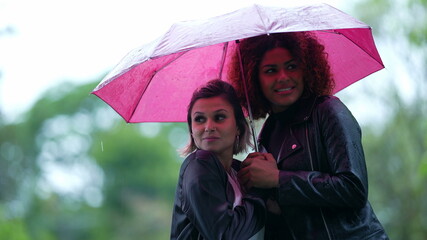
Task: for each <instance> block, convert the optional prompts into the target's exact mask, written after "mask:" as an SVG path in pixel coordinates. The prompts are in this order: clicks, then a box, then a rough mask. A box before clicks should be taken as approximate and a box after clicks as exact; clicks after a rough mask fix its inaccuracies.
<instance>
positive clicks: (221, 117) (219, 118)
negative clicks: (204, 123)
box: [215, 114, 227, 121]
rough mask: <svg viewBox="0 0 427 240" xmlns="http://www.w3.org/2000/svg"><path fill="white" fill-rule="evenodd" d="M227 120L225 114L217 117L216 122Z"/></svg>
mask: <svg viewBox="0 0 427 240" xmlns="http://www.w3.org/2000/svg"><path fill="white" fill-rule="evenodd" d="M226 118H227V116H225V115H224V114H218V115H216V116H215V120H217V121H222V120H224V119H226Z"/></svg>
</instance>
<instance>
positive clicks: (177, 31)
mask: <svg viewBox="0 0 427 240" xmlns="http://www.w3.org/2000/svg"><path fill="white" fill-rule="evenodd" d="M297 31H310V32H313V33H314V34H315V35H316V36H317V38H318V40H319V41H320V42H321V43H322V44H323V45H324V46H325V50H326V52H327V53H328V61H329V63H330V66H331V70H332V74H333V76H334V79H335V83H336V87H335V89H334V93H336V92H338V91H340V90H341V89H343V88H345V87H347V86H349V85H350V84H352V83H354V82H356V81H358V80H360V79H362V78H364V77H366V76H368V75H369V74H371V73H373V72H376V71H378V70H380V69H382V68H384V65H383V63H382V61H381V58H380V55H379V54H378V51H377V49H376V47H375V43H374V39H373V36H372V32H371V28H370V27H369V26H368V25H366V24H365V23H363V22H361V21H359V20H357V19H355V18H353V17H352V16H350V15H348V14H346V13H344V12H342V11H340V10H338V9H336V8H333V7H331V6H329V5H327V4H316V5H306V6H298V7H289V8H282V7H271V6H262V5H259V4H255V5H253V6H250V7H246V8H242V9H239V10H236V11H234V12H231V13H228V14H225V15H221V16H217V17H213V18H209V19H205V20H194V21H184V22H179V23H176V24H174V25H172V26H171V28H170V29H169V30H168V31H167V32H166V33H165V34H164V35H163V36H161V37H160V38H158V39H157V40H155V41H153V42H151V43H149V44H146V45H143V46H141V47H139V48H136V49H134V50H133V51H131V52H130V53H128V55H126V56H125V57H124V58H123V59H122V60H121V61H120V62H119V63H118V65H117V66H116V67H115V68H114V69H113V70H112V71H111V72H110V73H109V74H108V75H107V76H106V77H105V78H104V79H103V80H102V81H101V82H100V83H99V85H98V86H97V87H96V88H95V89H94V90H93V92H92V93H93V94H95V95H96V96H98V97H99V98H101V99H102V100H103V101H105V102H106V103H107V104H109V105H110V106H111V107H112V108H113V109H114V110H115V111H116V112H118V113H119V114H120V115H121V116H122V117H123V118H124V119H125V121H126V122H132V123H136V122H185V121H186V114H187V109H186V108H187V105H188V103H189V101H190V98H191V95H192V92H193V91H194V90H195V89H196V88H197V87H198V86H200V85H202V84H203V83H205V82H207V81H209V80H211V79H214V78H220V79H223V80H225V81H226V80H227V72H228V71H227V67H228V66H229V64H228V63H229V62H230V60H231V56H232V55H233V54H234V52H235V50H236V43H235V40H239V39H244V38H249V37H254V36H259V35H263V34H271V33H279V32H297Z"/></svg>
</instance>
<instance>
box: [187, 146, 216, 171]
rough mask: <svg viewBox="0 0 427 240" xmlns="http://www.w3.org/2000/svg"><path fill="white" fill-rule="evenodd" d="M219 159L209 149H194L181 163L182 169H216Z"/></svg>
mask: <svg viewBox="0 0 427 240" xmlns="http://www.w3.org/2000/svg"><path fill="white" fill-rule="evenodd" d="M219 164H220V163H219V160H218V159H217V157H216V156H215V154H213V153H212V152H210V151H205V150H200V149H198V150H196V151H194V152H192V153H191V154H190V155H188V156H187V157H186V158H185V160H184V162H183V164H182V168H183V169H182V170H183V171H191V172H197V171H199V172H204V171H206V169H216V168H218V165H219Z"/></svg>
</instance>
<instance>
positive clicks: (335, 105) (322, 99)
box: [316, 95, 350, 113]
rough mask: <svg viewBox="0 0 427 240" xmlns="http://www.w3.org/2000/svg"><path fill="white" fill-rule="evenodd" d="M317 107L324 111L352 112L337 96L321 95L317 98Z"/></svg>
mask: <svg viewBox="0 0 427 240" xmlns="http://www.w3.org/2000/svg"><path fill="white" fill-rule="evenodd" d="M316 106H317V107H316V109H317V110H318V111H320V112H323V113H337V112H342V111H345V112H350V111H349V109H348V108H347V106H346V105H345V104H344V103H343V102H342V101H341V100H340V99H339V98H338V97H336V96H332V95H324V96H319V97H318V98H317V100H316Z"/></svg>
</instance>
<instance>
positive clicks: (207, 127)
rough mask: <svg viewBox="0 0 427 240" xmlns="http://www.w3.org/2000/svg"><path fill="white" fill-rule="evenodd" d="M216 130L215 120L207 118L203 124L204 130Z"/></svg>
mask: <svg viewBox="0 0 427 240" xmlns="http://www.w3.org/2000/svg"><path fill="white" fill-rule="evenodd" d="M215 130H216V127H215V122H214V121H212V120H207V121H206V124H205V132H213V131H215Z"/></svg>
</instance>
